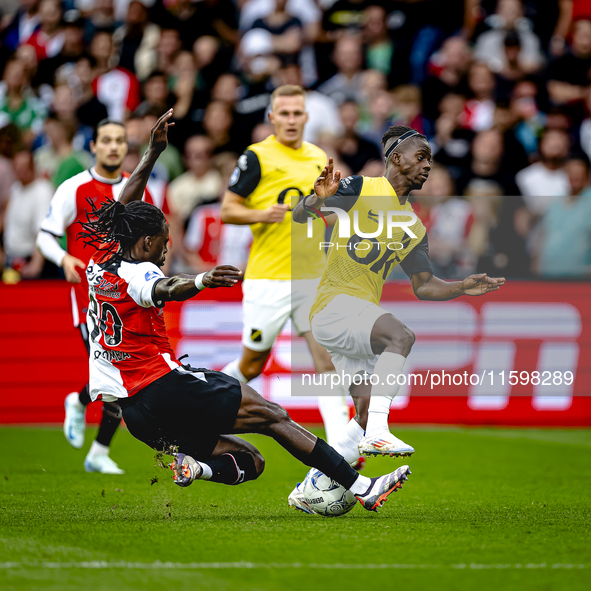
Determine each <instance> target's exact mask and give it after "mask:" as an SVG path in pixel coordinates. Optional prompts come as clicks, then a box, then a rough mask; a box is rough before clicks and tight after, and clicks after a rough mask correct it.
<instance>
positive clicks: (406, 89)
mask: <svg viewBox="0 0 591 591" xmlns="http://www.w3.org/2000/svg"><path fill="white" fill-rule="evenodd" d="M392 96H393V99H394V115H393V117H392V123H391V125H407V126H409V127H412V128H413V129H416V130H417V131H418V132H419V133H422V134H426V135H431V134H430V133H429V130H428V129H429V124H428V122H427V121H426V120H425V118H424V117H423V114H422V108H421V90H420V88H419V87H418V86H411V85H404V86H399V87H397V88H396V89H395V90H394V91H393V92H392Z"/></svg>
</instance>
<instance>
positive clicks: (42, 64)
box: [33, 10, 84, 86]
mask: <svg viewBox="0 0 591 591" xmlns="http://www.w3.org/2000/svg"><path fill="white" fill-rule="evenodd" d="M62 31H63V45H62V47H61V49H60V50H59V52H58V53H57V54H55V55H53V56H48V57H47V58H46V59H43V58H41V57H39V58H38V60H39V67H38V68H37V73H36V75H35V77H34V79H33V86H39V85H41V84H49V85H50V86H53V84H54V82H55V81H57V82H59V83H62V84H63V83H69V81H70V79H71V77H72V75H73V70H74V64H75V63H76V61H77V60H78V59H79V58H80V56H81V55H82V54H83V52H84V42H83V40H84V20H83V19H82V18H81V17H80V13H79V12H78V11H77V10H69V11H68V12H66V13H65V14H64V23H63V27H62Z"/></svg>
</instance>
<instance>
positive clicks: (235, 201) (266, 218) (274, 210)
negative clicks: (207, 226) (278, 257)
mask: <svg viewBox="0 0 591 591" xmlns="http://www.w3.org/2000/svg"><path fill="white" fill-rule="evenodd" d="M288 211H289V205H288V204H280V203H278V204H277V205H271V207H269V208H267V209H252V208H250V207H246V205H244V197H241V196H240V195H237V194H236V193H234V192H232V191H226V193H225V194H224V199H223V200H222V211H221V219H222V222H224V224H234V225H236V226H246V225H249V224H280V223H281V222H282V221H283V218H284V217H285V214H286V213H287V212H288Z"/></svg>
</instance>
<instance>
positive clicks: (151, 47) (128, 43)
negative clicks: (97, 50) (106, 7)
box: [115, 0, 160, 80]
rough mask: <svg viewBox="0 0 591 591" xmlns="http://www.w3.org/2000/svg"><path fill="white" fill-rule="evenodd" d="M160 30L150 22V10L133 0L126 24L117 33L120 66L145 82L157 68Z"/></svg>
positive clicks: (116, 40) (126, 17)
mask: <svg viewBox="0 0 591 591" xmlns="http://www.w3.org/2000/svg"><path fill="white" fill-rule="evenodd" d="M159 39H160V30H159V28H158V26H157V25H156V24H155V23H152V22H150V21H149V20H148V10H147V8H146V6H145V5H144V3H143V2H140V0H131V1H130V2H129V6H128V9H127V14H126V16H125V23H124V25H123V26H122V27H120V28H119V29H117V31H116V32H115V42H116V43H117V44H118V46H119V50H120V55H119V65H120V66H121V67H122V68H125V69H126V70H129V71H130V72H133V73H134V74H135V75H136V76H137V77H138V78H139V79H140V80H145V79H146V78H147V76H148V74H149V73H150V72H151V71H152V70H153V69H154V68H155V66H156V63H155V55H156V46H157V44H158V41H159Z"/></svg>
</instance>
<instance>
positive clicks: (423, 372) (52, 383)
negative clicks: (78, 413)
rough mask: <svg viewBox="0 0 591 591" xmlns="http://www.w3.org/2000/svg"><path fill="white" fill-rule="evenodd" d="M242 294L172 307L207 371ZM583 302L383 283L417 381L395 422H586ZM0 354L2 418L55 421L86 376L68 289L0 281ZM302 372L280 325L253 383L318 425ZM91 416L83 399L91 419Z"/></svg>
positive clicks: (303, 358) (588, 351)
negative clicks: (408, 342) (297, 392)
mask: <svg viewBox="0 0 591 591" xmlns="http://www.w3.org/2000/svg"><path fill="white" fill-rule="evenodd" d="M214 298H215V299H214ZM240 299H241V292H240V289H239V288H235V289H232V290H222V289H218V290H215V291H209V292H204V293H203V294H202V295H201V297H200V298H196V299H194V300H191V301H189V302H185V303H182V304H179V303H170V304H168V305H167V306H166V308H165V316H166V322H167V326H168V328H169V334H170V337H171V341H172V343H173V346H174V347H175V349H176V351H177V354H179V355H182V354H184V353H188V354H189V356H190V362H191V364H192V365H194V366H205V367H212V368H214V369H221V367H223V366H224V365H225V363H227V362H228V361H230V360H231V359H234V358H236V357H237V356H238V354H239V352H240V348H241V345H240V336H241V318H242V316H241V314H242V312H241V306H240ZM590 301H591V284H586V283H550V282H519V281H515V282H508V283H507V284H506V285H505V287H504V288H503V289H502V290H500V291H498V292H496V293H493V294H489V295H488V296H485V297H473V298H467V297H463V298H459V299H456V300H453V301H450V302H419V301H417V300H416V298H415V297H414V295H413V293H412V291H411V289H410V286H409V285H408V284H407V283H391V284H387V285H386V286H385V289H384V297H383V300H382V306H383V307H384V308H386V309H387V310H388V311H391V312H392V313H393V314H394V315H396V316H397V317H398V318H400V319H401V320H402V321H403V322H405V323H406V324H407V325H408V326H409V327H410V328H411V329H412V330H413V331H414V332H415V334H416V335H417V342H416V344H415V346H414V348H413V351H412V353H411V355H410V356H409V361H408V362H407V366H406V368H405V371H406V372H407V373H408V374H413V375H414V376H416V377H415V382H414V383H413V384H412V385H408V384H406V385H404V386H403V387H402V389H401V392H400V394H399V395H398V396H397V398H396V399H395V400H394V403H393V406H392V411H391V420H392V421H393V422H396V423H450V424H470V425H477V424H496V425H548V426H583V425H584V426H589V425H591V397H589V396H588V395H589V394H590V387H589V383H590V379H589V378H590V377H591V376H590V373H591V369H590V368H591V309H590V306H589V302H590ZM0 352H1V355H0V422H1V423H55V422H60V421H61V420H62V419H63V400H64V397H65V395H66V394H67V393H69V392H71V391H74V390H79V389H80V387H81V386H82V385H83V384H84V383H85V381H86V379H87V374H88V361H87V357H86V351H85V349H84V346H83V344H82V340H81V338H80V335H79V334H78V333H77V331H76V330H75V329H74V328H73V327H72V320H71V312H70V304H69V286H68V285H67V284H65V283H63V282H57V281H55V282H51V281H50V282H21V283H19V284H18V285H12V286H11V285H0ZM535 372H539V374H538V378H536V374H535ZM569 372H570V373H569ZM303 373H312V367H311V359H310V358H309V355H308V353H307V351H306V349H305V345H304V343H303V341H302V340H301V339H298V338H293V337H292V336H291V330H290V327H289V326H286V328H285V329H284V331H283V333H282V335H281V336H280V337H279V339H278V341H277V343H276V345H275V347H274V349H273V353H272V356H271V359H270V361H269V363H268V364H267V367H266V368H265V372H264V375H263V376H261V377H260V378H258V379H257V380H256V382H255V383H254V384H253V385H254V387H255V388H256V389H257V390H259V391H260V392H261V393H262V394H263V395H264V396H265V397H268V398H270V399H273V400H275V401H277V402H279V403H281V404H283V405H285V406H286V407H287V408H288V409H289V411H290V414H291V415H292V417H293V418H294V419H295V420H299V421H302V422H312V423H314V422H319V421H320V415H319V413H318V410H317V405H316V398H315V397H313V396H304V397H301V396H293V397H292V396H290V378H292V379H299V378H300V377H301V374H303ZM570 375H572V380H571V379H568V376H570ZM294 376H295V377H294ZM565 376H566V377H565ZM442 378H443V382H444V383H443V384H442V383H441V379H442ZM437 380H439V383H438V381H437ZM491 381H492V383H491ZM421 382H422V385H421ZM448 382H449V383H448ZM532 382H533V383H532ZM99 411H100V406H99V405H98V404H94V405H91V410H90V412H89V420H90V421H92V420H95V419H96V418H97V416H98V413H99Z"/></svg>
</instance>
